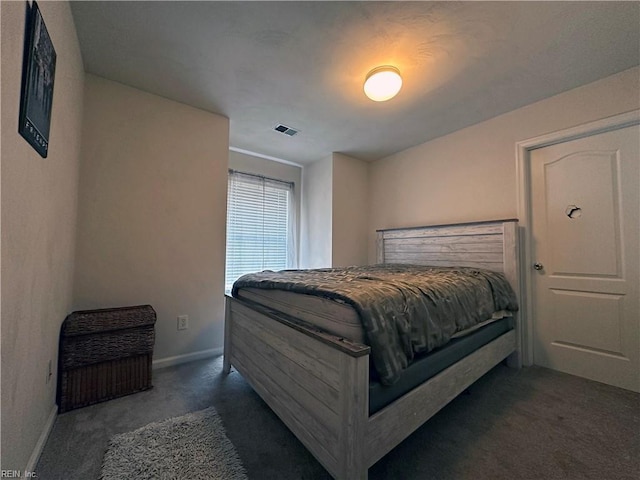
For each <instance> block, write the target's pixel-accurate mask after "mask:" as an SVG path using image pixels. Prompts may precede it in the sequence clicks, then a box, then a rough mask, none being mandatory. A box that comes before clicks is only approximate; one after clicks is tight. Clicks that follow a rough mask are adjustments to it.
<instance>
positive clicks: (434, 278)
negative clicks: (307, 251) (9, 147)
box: [232, 264, 518, 385]
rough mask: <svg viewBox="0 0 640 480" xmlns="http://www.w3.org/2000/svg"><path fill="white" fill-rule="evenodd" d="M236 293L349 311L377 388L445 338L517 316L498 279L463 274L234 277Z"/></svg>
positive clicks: (349, 271)
mask: <svg viewBox="0 0 640 480" xmlns="http://www.w3.org/2000/svg"><path fill="white" fill-rule="evenodd" d="M243 287H253V288H265V289H280V290H289V291H294V292H297V293H304V294H309V295H319V296H323V297H327V298H332V299H334V300H338V301H342V302H345V303H348V304H350V305H353V307H354V308H355V309H356V311H357V312H358V313H359V315H360V318H361V319H362V324H363V326H364V330H365V332H366V335H367V338H368V342H367V343H368V344H369V346H370V347H371V358H372V361H373V365H374V367H375V369H376V370H377V372H378V375H379V376H380V381H381V382H382V383H383V384H386V385H390V384H392V383H394V382H395V381H396V380H397V379H398V377H399V376H400V374H401V373H402V371H403V370H404V369H405V368H406V367H407V366H408V364H409V362H410V361H411V360H412V359H413V358H414V356H415V355H417V354H420V353H424V352H428V351H430V350H433V349H434V348H437V347H439V346H441V345H444V344H445V343H447V342H448V341H449V339H450V338H451V336H452V335H454V334H455V333H456V332H459V331H461V330H465V329H467V328H469V327H472V326H474V325H476V324H478V323H480V322H483V321H485V320H488V319H489V318H491V316H492V314H493V313H494V312H496V311H499V310H511V311H515V310H517V309H518V305H517V301H516V297H515V293H514V292H513V289H512V288H511V286H510V285H509V283H508V282H507V280H506V279H505V277H504V275H502V274H500V273H496V272H491V271H488V270H481V269H476V268H464V267H460V268H458V267H456V268H453V267H423V266H417V265H395V264H384V265H370V266H361V267H347V268H328V269H316V270H283V271H281V272H271V271H264V272H260V273H252V274H248V275H244V276H242V277H240V278H239V279H238V280H237V281H236V282H235V283H234V285H233V291H232V295H233V296H237V291H238V289H240V288H243Z"/></svg>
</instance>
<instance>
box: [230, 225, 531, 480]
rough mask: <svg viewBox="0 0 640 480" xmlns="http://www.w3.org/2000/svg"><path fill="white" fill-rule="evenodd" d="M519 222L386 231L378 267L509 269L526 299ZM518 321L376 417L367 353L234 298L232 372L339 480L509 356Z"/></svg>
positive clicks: (354, 478)
mask: <svg viewBox="0 0 640 480" xmlns="http://www.w3.org/2000/svg"><path fill="white" fill-rule="evenodd" d="M517 232H518V230H517V221H516V220H500V221H491V222H480V223H466V224H456V225H440V226H430V227H418V228H407V229H392V230H379V231H378V232H377V235H378V262H379V263H385V262H386V263H416V264H424V265H443V266H476V267H483V268H487V269H491V270H495V271H501V272H504V274H505V276H506V277H507V279H508V280H509V282H510V283H511V285H512V286H513V288H514V290H515V291H516V294H517V295H518V298H519V291H520V288H519V272H518V240H517ZM519 337H520V325H519V322H518V320H517V318H516V328H515V329H514V330H511V331H509V332H507V333H505V334H503V335H502V336H500V337H498V338H496V339H495V340H493V341H492V342H490V343H488V344H487V345H485V346H483V347H481V348H480V349H479V350H476V351H475V352H473V353H472V354H470V355H468V356H467V357H465V358H463V359H462V360H460V361H459V362H457V363H455V364H453V365H452V366H450V367H449V368H447V369H445V370H443V371H442V372H440V373H439V374H437V375H436V376H434V377H432V378H431V379H429V380H428V381H426V382H425V383H423V384H422V385H420V386H418V387H416V388H415V389H413V390H411V391H410V392H409V393H407V394H405V395H404V396H402V397H400V398H399V399H397V400H395V401H394V402H393V403H391V404H390V405H388V406H387V407H385V408H383V409H382V410H380V411H378V412H376V413H374V414H373V415H371V416H370V415H369V352H370V349H369V347H368V346H367V345H361V344H356V343H352V342H350V341H347V340H344V339H342V338H339V337H335V336H332V335H329V334H326V333H323V332H321V331H318V330H314V329H310V328H308V327H306V326H304V325H302V324H300V323H298V322H297V321H296V319H294V318H291V317H288V316H286V315H284V314H281V313H277V312H275V311H272V310H269V309H267V308H264V307H260V306H257V305H255V304H251V303H250V302H246V301H240V300H237V299H234V298H232V297H227V298H226V321H225V343H224V372H225V373H229V372H230V369H231V365H233V366H234V367H235V368H236V369H237V370H238V371H239V372H240V374H241V375H242V376H243V377H244V378H245V379H246V380H247V381H248V382H249V384H250V385H251V386H252V387H253V388H254V390H255V391H256V392H257V393H258V394H259V395H260V396H261V397H262V399H263V400H264V401H265V402H266V403H267V404H268V405H269V407H270V408H271V409H272V410H273V411H274V412H275V413H276V414H277V415H278V416H279V417H280V419H281V420H282V421H283V422H284V423H285V424H286V425H287V427H289V429H290V430H291V431H292V432H293V433H294V435H295V436H296V437H297V438H298V439H299V440H300V441H301V442H302V443H303V444H304V445H305V446H306V447H307V449H308V450H309V451H310V452H311V453H312V454H313V455H314V456H315V458H316V459H317V460H318V461H319V462H320V463H321V464H322V465H323V466H324V467H325V468H326V469H327V471H328V472H329V473H330V474H331V475H332V476H333V477H334V478H336V479H338V480H362V479H366V478H367V471H368V469H369V467H370V466H372V465H373V464H374V463H376V462H377V461H378V460H379V459H380V458H382V457H383V456H384V455H386V454H387V453H388V452H389V451H390V450H391V449H393V448H394V447H395V446H396V445H398V444H399V443H400V442H402V441H403V440H404V439H405V438H406V437H407V436H409V435H410V434H411V433H412V432H413V431H414V430H416V429H417V428H418V427H420V426H421V425H422V424H423V423H424V422H426V421H427V420H428V419H429V418H430V417H432V416H433V415H434V414H435V413H437V412H438V411H439V410H440V409H441V408H442V407H444V406H445V405H446V404H447V403H449V402H450V401H451V400H453V399H454V398H455V397H456V396H457V395H458V394H460V393H461V392H462V391H464V390H465V389H466V388H467V387H468V386H469V385H471V384H472V383H473V382H475V381H476V380H477V379H478V378H480V377H481V376H482V375H484V374H485V373H486V372H488V371H489V370H490V369H492V368H493V367H494V366H495V365H497V364H498V363H499V362H501V361H502V360H504V359H505V358H507V357H508V363H509V365H510V366H515V367H519V366H520V358H519V351H520V348H519V343H520V342H519Z"/></svg>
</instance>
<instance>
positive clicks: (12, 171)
mask: <svg viewBox="0 0 640 480" xmlns="http://www.w3.org/2000/svg"><path fill="white" fill-rule="evenodd" d="M39 6H40V9H41V11H42V16H43V18H44V21H45V23H46V25H47V29H48V31H49V35H50V36H51V40H52V42H53V45H54V47H55V49H56V53H57V62H56V74H55V84H54V93H53V95H54V96H53V107H52V119H51V131H50V137H49V154H48V157H47V158H46V159H43V158H41V157H40V156H39V155H38V154H37V153H36V152H35V150H33V148H31V146H30V145H29V144H27V142H26V141H25V140H24V139H23V138H22V137H21V136H19V135H18V111H19V103H20V79H21V72H22V49H23V41H24V23H25V2H2V4H1V6H0V9H1V14H0V15H1V17H2V27H1V30H2V40H1V44H2V82H1V83H2V152H1V153H2V155H1V158H2V166H1V172H2V182H1V183H2V247H1V250H2V255H1V257H2V320H1V321H2V327H1V328H2V382H1V385H2V387H1V388H2V451H1V455H0V458H1V459H2V465H1V468H2V469H8V470H14V469H15V470H24V469H26V468H27V467H30V468H33V466H34V465H33V462H34V461H35V458H31V456H32V454H33V453H34V450H36V445H37V444H38V441H39V439H40V437H41V435H42V433H43V432H44V431H46V427H47V424H48V421H52V420H53V417H52V416H51V415H52V413H53V412H54V410H53V409H54V408H55V394H56V362H57V352H58V336H59V332H60V325H61V324H62V322H63V320H64V319H65V317H66V315H67V314H68V313H69V311H70V310H71V303H72V283H73V265H74V248H75V231H76V211H77V194H78V190H77V188H78V187H77V185H78V168H79V167H78V166H79V161H80V131H81V125H82V91H83V82H84V73H83V65H82V57H81V55H80V49H79V46H78V40H77V37H76V30H75V26H74V24H73V18H72V16H71V11H70V9H69V5H68V4H67V3H66V2H51V3H50V2H40V3H39ZM49 361H51V363H52V369H53V376H52V377H51V378H50V379H49V382H48V383H47V366H48V362H49Z"/></svg>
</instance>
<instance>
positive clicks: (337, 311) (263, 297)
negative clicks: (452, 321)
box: [237, 287, 513, 344]
mask: <svg viewBox="0 0 640 480" xmlns="http://www.w3.org/2000/svg"><path fill="white" fill-rule="evenodd" d="M237 298H239V299H241V300H248V301H251V302H254V303H257V304H259V305H262V306H265V307H268V308H271V309H272V310H276V311H278V312H282V313H285V314H287V315H290V316H292V317H294V318H297V319H299V320H302V321H304V322H307V323H309V324H311V325H313V326H314V327H317V328H320V329H322V330H324V331H325V332H328V333H330V334H332V335H335V336H337V337H342V338H346V339H347V340H351V341H352V342H356V343H362V344H367V339H366V335H365V331H364V327H363V326H362V322H361V320H360V317H359V316H358V312H356V310H355V308H354V307H353V306H352V305H350V304H348V303H345V302H342V301H340V300H337V299H331V298H326V297H319V296H315V295H308V294H304V293H297V292H292V291H288V290H267V289H260V288H252V287H243V288H240V289H238V291H237ZM512 315H513V314H512V312H509V311H507V310H500V311H497V312H494V313H493V315H492V317H491V318H490V319H489V320H486V321H484V322H482V323H479V324H477V325H474V326H472V327H469V328H467V329H465V330H462V331H460V332H457V333H456V334H454V335H453V336H452V338H459V337H464V336H466V335H469V334H471V333H473V332H474V331H476V330H478V329H480V328H482V327H484V326H485V325H488V324H489V323H492V322H495V321H497V320H500V319H502V318H505V317H511V316H512Z"/></svg>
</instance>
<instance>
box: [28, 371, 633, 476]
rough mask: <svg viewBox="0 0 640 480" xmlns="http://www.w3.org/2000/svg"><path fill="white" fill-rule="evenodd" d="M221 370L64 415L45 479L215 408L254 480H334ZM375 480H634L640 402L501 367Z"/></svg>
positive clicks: (90, 466)
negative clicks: (127, 439) (168, 422)
mask: <svg viewBox="0 0 640 480" xmlns="http://www.w3.org/2000/svg"><path fill="white" fill-rule="evenodd" d="M221 369H222V359H221V358H216V359H211V360H202V361H198V362H193V363H191V364H184V365H179V366H176V367H171V368H167V369H163V370H157V371H155V372H154V382H153V383H154V388H153V389H152V390H148V391H146V392H141V393H137V394H135V395H131V396H128V397H123V398H120V399H116V400H111V401H109V402H105V403H101V404H97V405H93V406H91V407H87V408H83V409H78V410H73V411H71V412H68V413H65V414H62V415H60V416H59V417H58V419H57V421H56V423H55V425H54V428H53V431H52V433H51V436H50V437H49V440H48V441H47V444H46V446H45V449H44V452H43V454H42V457H41V459H40V461H39V463H38V466H37V469H36V473H37V474H38V478H39V479H41V480H57V479H59V480H76V479H77V480H80V479H82V480H91V479H97V478H98V477H99V475H100V464H101V461H102V457H103V455H104V452H105V450H106V448H107V445H108V441H109V439H110V438H111V437H112V436H113V435H115V434H118V433H123V432H128V431H131V430H134V429H136V428H138V427H142V426H144V425H146V424H148V423H150V422H154V421H159V420H164V419H166V418H170V417H175V416H179V415H183V414H185V413H188V412H193V411H197V410H201V409H204V408H207V407H210V406H213V407H215V409H216V411H217V412H218V414H219V415H220V418H221V419H222V423H223V425H224V428H225V430H226V434H227V437H228V438H229V440H231V442H232V443H233V445H234V446H235V448H236V451H237V452H238V454H239V456H240V458H241V460H242V463H243V464H244V466H245V468H246V470H247V474H248V476H249V478H250V479H251V480H270V479H273V480H276V479H277V480H302V479H309V480H311V479H318V480H330V476H329V475H328V474H327V473H326V471H325V470H324V469H323V468H322V466H321V465H320V464H319V463H318V462H317V461H316V460H315V459H314V458H313V457H312V456H311V454H309V452H308V451H307V450H306V449H305V448H304V446H303V445H302V444H301V443H300V442H299V441H298V440H297V439H296V438H295V437H294V436H293V435H292V434H291V433H290V432H289V430H288V429H287V427H286V426H284V424H282V422H281V421H280V420H279V419H278V418H277V417H276V416H275V415H274V414H273V412H271V410H270V409H269V408H268V407H267V406H266V405H265V404H264V402H262V400H261V399H260V398H259V397H258V396H257V395H256V394H255V393H254V392H253V390H252V389H251V387H249V386H248V385H247V383H246V382H245V381H244V380H243V379H242V377H241V376H240V375H239V374H238V373H237V372H235V371H232V373H231V375H229V376H228V377H224V376H222V375H221V373H220V371H221ZM369 478H370V479H371V480H392V479H393V480H397V479H398V480H401V479H407V480H409V479H430V480H467V479H469V480H471V479H473V480H485V479H486V480H501V479H505V480H507V479H508V480H520V479H522V480H527V479H531V480H546V479H549V480H552V479H569V480H578V479H597V480H624V479H634V480H637V479H638V478H640V395H638V394H636V393H632V392H629V391H626V390H621V389H618V388H615V387H610V386H607V385H603V384H600V383H595V382H591V381H588V380H584V379H581V378H576V377H572V376H570V375H565V374H561V373H557V372H553V371H550V370H546V369H543V368H539V367H530V368H523V369H521V370H513V369H509V368H507V367H505V366H503V365H499V366H497V367H496V368H494V369H493V370H492V371H491V372H489V373H488V374H487V375H485V376H484V377H482V378H481V379H480V380H479V381H478V382H476V383H475V384H474V385H473V386H472V387H471V388H470V390H469V392H468V393H467V394H463V395H460V396H459V397H458V398H456V399H455V400H453V402H451V403H450V404H449V405H448V406H446V407H445V408H444V409H443V410H442V411H440V412H439V413H438V414H437V415H436V416H434V417H433V418H432V419H430V420H429V421H428V422H427V423H426V424H425V425H423V426H422V427H421V428H420V429H418V430H417V431H416V432H415V433H414V434H413V435H411V436H410V437H409V438H408V439H407V440H405V441H404V442H403V443H402V444H400V445H399V446H398V447H396V448H395V449H394V450H393V451H391V452H390V453H389V454H388V455H387V456H386V457H384V458H383V459H382V460H380V461H379V462H378V463H376V464H375V465H374V466H373V467H372V468H371V469H369ZM123 480H127V479H124V478H123Z"/></svg>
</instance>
